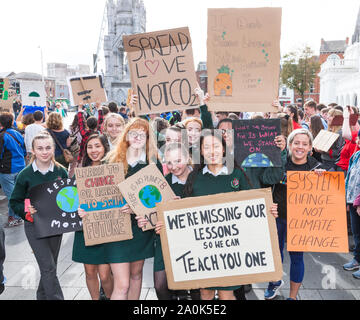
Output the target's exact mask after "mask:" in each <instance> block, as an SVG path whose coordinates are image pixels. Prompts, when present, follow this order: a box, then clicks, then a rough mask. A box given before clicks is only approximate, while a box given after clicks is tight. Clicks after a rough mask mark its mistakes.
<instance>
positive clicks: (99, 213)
mask: <svg viewBox="0 0 360 320" xmlns="http://www.w3.org/2000/svg"><path fill="white" fill-rule="evenodd" d="M75 176H76V181H77V185H78V192H79V199H80V207H81V208H82V209H84V210H85V211H87V212H89V214H88V215H87V216H86V217H85V218H84V219H83V224H84V228H83V230H84V238H85V245H86V246H93V245H96V244H101V243H108V242H116V241H123V240H129V239H132V230H131V220H130V215H129V214H123V213H121V212H120V210H119V209H120V208H121V207H123V206H124V205H125V204H126V201H125V200H124V198H123V197H122V195H121V193H120V190H119V188H118V187H117V185H118V184H119V183H120V182H121V181H123V180H124V169H123V166H122V164H118V163H116V164H107V165H102V166H95V167H85V168H76V169H75Z"/></svg>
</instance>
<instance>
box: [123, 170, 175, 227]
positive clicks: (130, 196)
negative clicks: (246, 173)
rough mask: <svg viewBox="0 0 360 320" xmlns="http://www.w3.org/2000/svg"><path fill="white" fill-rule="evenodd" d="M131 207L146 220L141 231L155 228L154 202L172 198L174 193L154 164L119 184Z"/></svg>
mask: <svg viewBox="0 0 360 320" xmlns="http://www.w3.org/2000/svg"><path fill="white" fill-rule="evenodd" d="M119 189H120V191H121V193H122V194H123V196H124V198H125V199H126V201H127V202H128V204H129V206H130V207H131V209H132V210H133V211H134V213H135V214H136V215H138V216H143V217H145V219H147V220H148V223H147V225H146V226H145V227H144V228H143V231H147V230H152V229H155V226H156V223H157V221H158V217H157V212H156V211H157V210H156V208H155V207H156V204H157V203H162V202H166V201H169V200H173V199H174V198H175V197H176V195H175V193H174V192H173V191H172V189H171V187H170V186H169V184H168V183H167V181H166V179H165V178H164V176H163V175H162V174H161V172H160V171H159V169H158V168H157V167H156V165H155V164H150V165H148V166H147V167H145V168H144V169H142V170H140V171H139V172H137V173H136V174H134V175H132V176H131V177H129V178H127V179H126V180H125V181H124V182H122V183H120V184H119Z"/></svg>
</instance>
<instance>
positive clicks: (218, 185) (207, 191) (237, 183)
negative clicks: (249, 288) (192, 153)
mask: <svg viewBox="0 0 360 320" xmlns="http://www.w3.org/2000/svg"><path fill="white" fill-rule="evenodd" d="M249 189H250V186H249V183H248V181H247V179H246V178H245V175H244V173H243V172H242V171H241V170H240V169H237V168H235V169H234V170H233V172H232V173H229V170H228V168H227V167H225V166H223V167H222V169H221V170H220V172H219V173H218V174H217V175H214V174H213V173H212V172H211V171H210V170H209V168H208V166H205V167H204V168H203V170H201V171H200V172H199V173H198V175H197V176H196V178H195V180H194V183H193V192H192V195H191V197H202V196H209V195H215V194H219V193H227V192H237V191H241V190H249ZM240 287H241V286H231V287H216V288H206V289H207V290H226V291H234V290H237V289H239V288H240Z"/></svg>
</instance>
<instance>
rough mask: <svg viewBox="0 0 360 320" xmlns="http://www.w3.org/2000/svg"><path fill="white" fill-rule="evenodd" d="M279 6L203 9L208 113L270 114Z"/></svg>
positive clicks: (277, 58) (276, 67)
mask: <svg viewBox="0 0 360 320" xmlns="http://www.w3.org/2000/svg"><path fill="white" fill-rule="evenodd" d="M281 15H282V10H281V8H256V9H253V8H250V9H236V8H231V9H208V41H207V51H208V55H207V56H208V58H207V67H208V90H209V94H210V96H211V100H210V101H209V108H210V110H212V111H258V112H276V110H275V109H274V107H272V106H271V104H272V102H273V100H274V99H276V97H277V96H278V90H279V73H280V67H279V66H280V35H281Z"/></svg>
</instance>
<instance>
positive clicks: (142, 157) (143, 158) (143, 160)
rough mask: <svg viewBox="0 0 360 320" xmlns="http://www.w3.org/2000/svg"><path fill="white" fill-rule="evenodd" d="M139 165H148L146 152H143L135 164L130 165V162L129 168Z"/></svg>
mask: <svg viewBox="0 0 360 320" xmlns="http://www.w3.org/2000/svg"><path fill="white" fill-rule="evenodd" d="M138 163H146V153H145V151H143V152H142V153H141V155H140V158H139V160H137V161H135V162H133V163H129V162H128V164H129V166H131V167H133V168H134V167H135V166H136V165H137V164H138Z"/></svg>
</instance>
